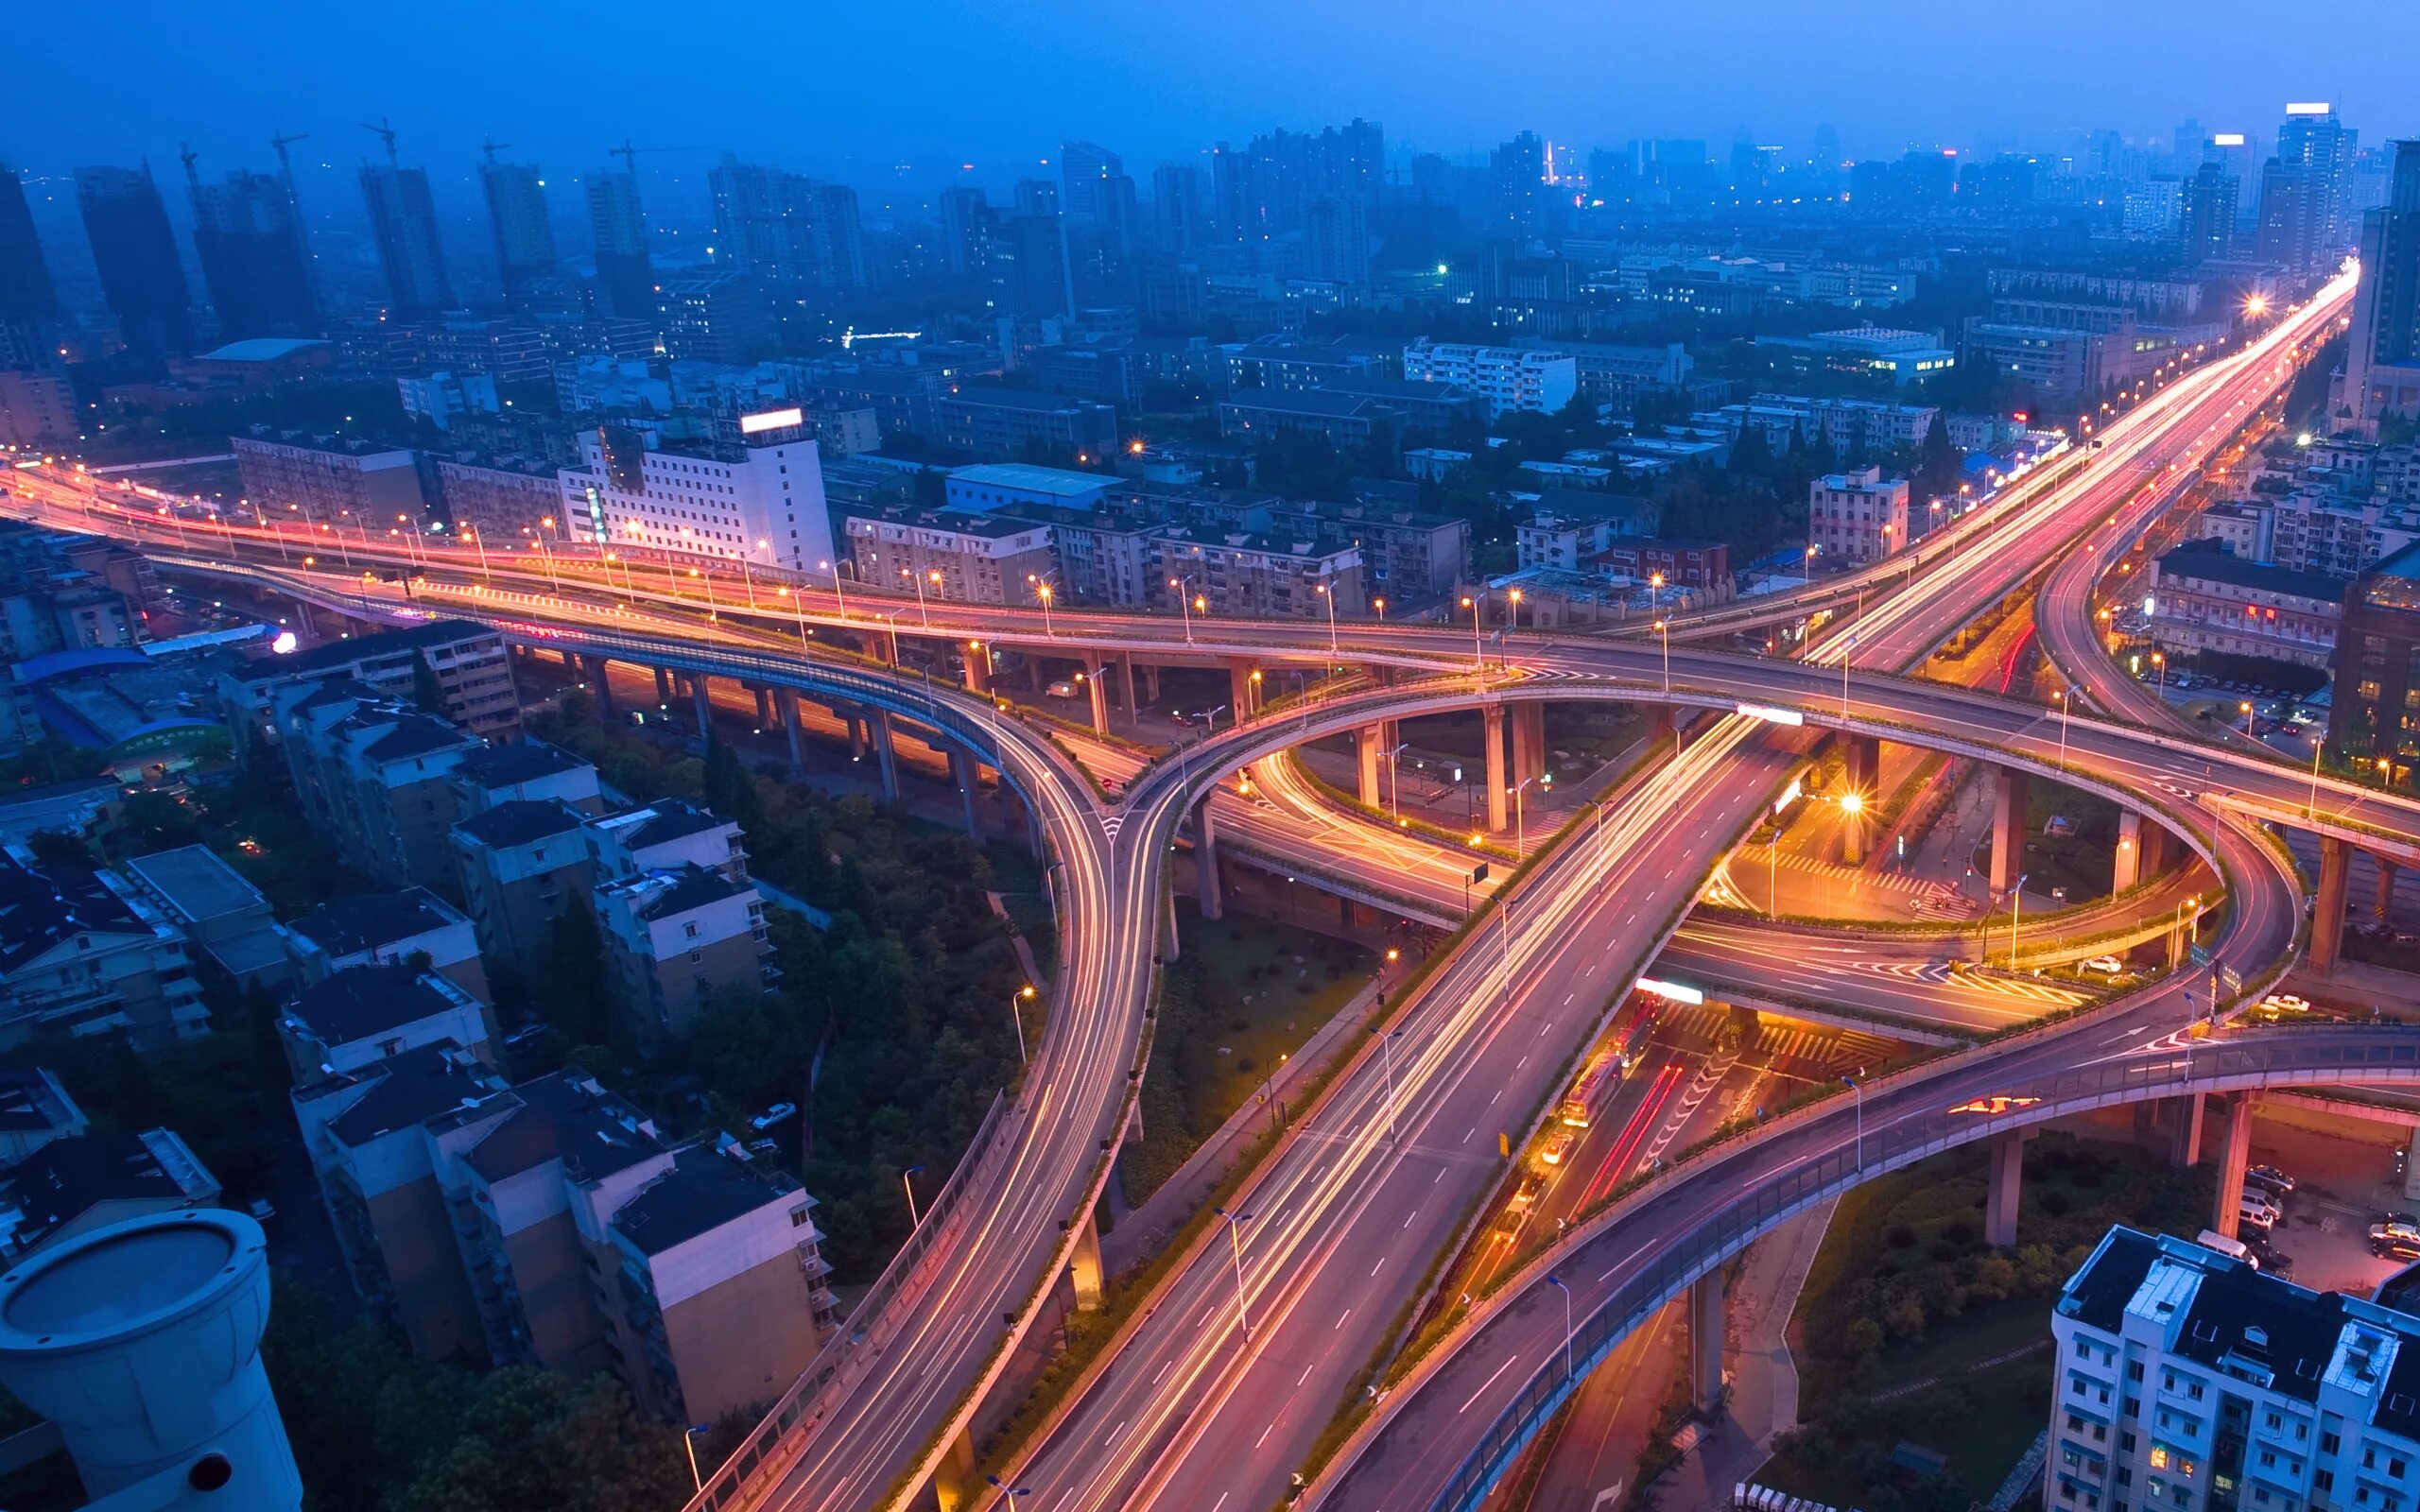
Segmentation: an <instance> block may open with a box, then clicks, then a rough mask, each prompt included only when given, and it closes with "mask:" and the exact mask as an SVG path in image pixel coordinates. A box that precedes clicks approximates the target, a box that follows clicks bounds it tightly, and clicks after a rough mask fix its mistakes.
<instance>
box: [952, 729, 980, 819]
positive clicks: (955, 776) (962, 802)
mask: <svg viewBox="0 0 2420 1512" xmlns="http://www.w3.org/2000/svg"><path fill="white" fill-rule="evenodd" d="M982 774H983V767H982V764H980V763H979V762H977V761H976V759H975V758H974V757H972V756H970V755H968V754H967V753H966V752H965V751H963V750H960V749H959V747H956V746H952V747H950V748H949V776H950V781H952V782H956V783H957V784H958V804H959V810H960V811H961V812H962V813H963V814H964V815H965V816H966V833H968V834H970V835H972V836H974V837H975V838H976V839H977V840H980V839H982V838H983V825H982V822H981V821H980V820H979V819H978V818H977V816H976V813H975V790H976V789H977V788H978V787H980V786H981V785H982V782H983V779H982Z"/></svg>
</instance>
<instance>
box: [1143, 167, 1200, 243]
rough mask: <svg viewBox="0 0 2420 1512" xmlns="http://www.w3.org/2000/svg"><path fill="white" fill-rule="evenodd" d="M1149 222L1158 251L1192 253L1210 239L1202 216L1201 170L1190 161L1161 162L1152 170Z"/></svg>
mask: <svg viewBox="0 0 2420 1512" xmlns="http://www.w3.org/2000/svg"><path fill="white" fill-rule="evenodd" d="M1151 225H1152V229H1153V232H1154V233H1155V236H1154V239H1155V240H1156V241H1157V243H1158V244H1159V249H1160V251H1161V252H1162V253H1163V254H1164V255H1166V256H1168V257H1178V258H1184V257H1194V256H1197V255H1199V254H1200V253H1201V249H1202V248H1203V247H1204V246H1206V245H1207V244H1208V242H1209V240H1210V228H1209V227H1208V226H1207V225H1205V224H1204V223H1203V222H1202V218H1201V169H1199V168H1197V167H1194V166H1193V165H1192V164H1191V163H1161V164H1160V165H1159V166H1158V167H1156V168H1154V169H1152V170H1151Z"/></svg>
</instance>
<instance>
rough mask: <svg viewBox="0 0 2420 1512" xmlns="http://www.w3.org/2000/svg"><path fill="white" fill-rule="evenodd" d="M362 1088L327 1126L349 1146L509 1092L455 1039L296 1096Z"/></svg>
mask: <svg viewBox="0 0 2420 1512" xmlns="http://www.w3.org/2000/svg"><path fill="white" fill-rule="evenodd" d="M361 1086H366V1087H367V1088H368V1091H363V1092H362V1093H361V1094H360V1099H359V1101H357V1102H355V1103H354V1105H353V1106H352V1107H350V1108H346V1109H345V1110H344V1111H343V1112H341V1113H339V1114H337V1116H336V1117H335V1118H334V1119H332V1120H330V1121H329V1124H328V1130H329V1132H330V1133H332V1134H334V1135H335V1136H336V1137H337V1139H339V1140H341V1141H343V1142H344V1143H347V1144H365V1143H369V1142H370V1141H372V1140H374V1139H377V1138H379V1137H380V1136H381V1135H385V1134H390V1133H392V1132H394V1131H395V1130H397V1129H401V1128H410V1127H413V1126H414V1125H419V1124H423V1123H425V1122H427V1121H428V1120H429V1119H432V1118H435V1117H436V1116H438V1115H439V1114H440V1113H447V1112H453V1111H455V1110H457V1109H458V1108H464V1107H466V1106H469V1105H473V1104H475V1103H478V1102H481V1101H483V1100H485V1099H487V1098H489V1097H492V1096H494V1095H495V1094H496V1093H498V1092H500V1091H504V1090H505V1087H504V1082H503V1079H502V1078H500V1077H498V1076H497V1075H496V1074H494V1073H493V1072H492V1071H489V1070H488V1069H487V1068H486V1067H485V1066H482V1065H480V1064H479V1063H478V1061H476V1060H475V1059H474V1058H472V1057H471V1056H470V1055H469V1054H468V1053H467V1052H465V1051H464V1050H463V1049H462V1048H461V1047H460V1046H458V1045H457V1044H455V1043H454V1041H452V1040H439V1041H438V1042H437V1043H435V1044H430V1045H423V1046H421V1047H420V1048H419V1049H417V1050H406V1051H405V1052H404V1053H403V1054H402V1055H399V1056H389V1057H385V1058H383V1059H380V1060H377V1061H373V1062H372V1063H371V1064H370V1065H367V1066H364V1067H362V1068H361V1069H360V1070H358V1071H354V1072H348V1073H346V1074H343V1075H340V1076H336V1077H331V1078H330V1079H329V1080H327V1081H324V1082H320V1083H319V1084H318V1085H317V1086H313V1087H306V1088H304V1089H302V1091H299V1092H297V1093H296V1096H297V1097H298V1098H301V1099H305V1100H307V1099H310V1098H314V1097H321V1096H329V1095H334V1094H336V1093H338V1092H341V1091H344V1090H345V1089H348V1088H353V1087H361Z"/></svg>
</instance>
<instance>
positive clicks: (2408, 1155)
mask: <svg viewBox="0 0 2420 1512" xmlns="http://www.w3.org/2000/svg"><path fill="white" fill-rule="evenodd" d="M2403 1194H2404V1195H2405V1196H2406V1197H2415V1198H2420V1128H2415V1129H2413V1130H2412V1131H2411V1144H2410V1145H2409V1146H2408V1147H2407V1148H2406V1149H2405V1151H2404V1156H2403Z"/></svg>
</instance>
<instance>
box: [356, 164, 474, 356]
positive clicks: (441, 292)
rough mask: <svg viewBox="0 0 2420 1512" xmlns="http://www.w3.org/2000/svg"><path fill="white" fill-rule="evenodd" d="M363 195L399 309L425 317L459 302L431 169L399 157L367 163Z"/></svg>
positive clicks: (382, 266) (397, 312)
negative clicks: (441, 238) (439, 224)
mask: <svg viewBox="0 0 2420 1512" xmlns="http://www.w3.org/2000/svg"><path fill="white" fill-rule="evenodd" d="M361 198H362V200H363V201H364V202H365V203H366V204H367V205H368V206H369V207H370V236H371V240H372V241H373V242H374V243H376V244H377V248H378V266H379V268H380V269H381V270H382V271H383V272H385V274H386V275H387V297H388V299H389V301H390V302H391V305H392V308H393V310H394V313H395V315H396V316H397V317H398V318H402V319H406V320H422V319H426V318H428V317H430V316H433V315H436V314H438V313H439V312H441V311H443V310H450V309H452V308H453V307H454V284H453V282H452V281H451V280H450V279H448V278H447V277H446V276H445V249H444V247H443V246H442V245H441V243H440V242H439V240H438V236H437V202H436V201H435V200H434V199H432V198H430V197H429V193H428V170H426V169H425V168H406V167H404V166H402V165H401V164H399V163H364V164H363V165H362V169H361Z"/></svg>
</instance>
